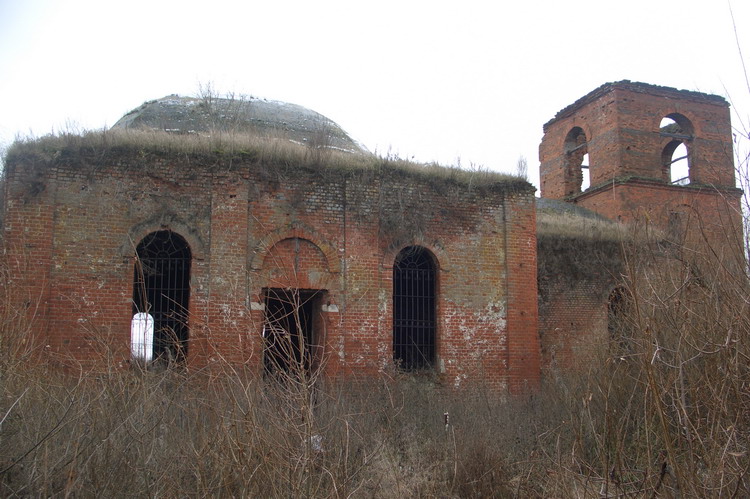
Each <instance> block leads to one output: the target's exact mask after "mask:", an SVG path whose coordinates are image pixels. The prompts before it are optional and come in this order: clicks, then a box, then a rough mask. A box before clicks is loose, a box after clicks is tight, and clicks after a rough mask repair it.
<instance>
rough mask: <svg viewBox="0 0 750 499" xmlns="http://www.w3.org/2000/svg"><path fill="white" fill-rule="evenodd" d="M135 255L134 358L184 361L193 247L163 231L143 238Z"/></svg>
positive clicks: (178, 237) (132, 324)
mask: <svg viewBox="0 0 750 499" xmlns="http://www.w3.org/2000/svg"><path fill="white" fill-rule="evenodd" d="M136 255H137V258H136V262H135V271H134V278H133V321H132V323H131V353H132V354H133V356H134V357H135V358H143V359H144V360H148V361H150V360H157V361H164V362H168V363H169V362H173V361H178V362H181V361H184V360H185V355H186V354H187V340H188V326H187V322H188V320H187V319H188V305H189V300H190V263H191V258H192V255H191V252H190V247H189V246H188V244H187V242H186V241H185V240H184V239H183V238H182V237H181V236H179V235H178V234H176V233H174V232H172V231H169V230H162V231H158V232H152V233H151V234H149V235H147V236H146V237H145V238H143V240H142V241H141V242H140V244H138V247H137V248H136ZM149 337H150V338H149ZM149 340H150V341H149ZM149 344H150V347H149ZM149 348H150V350H151V351H150V355H149V352H148V350H149Z"/></svg>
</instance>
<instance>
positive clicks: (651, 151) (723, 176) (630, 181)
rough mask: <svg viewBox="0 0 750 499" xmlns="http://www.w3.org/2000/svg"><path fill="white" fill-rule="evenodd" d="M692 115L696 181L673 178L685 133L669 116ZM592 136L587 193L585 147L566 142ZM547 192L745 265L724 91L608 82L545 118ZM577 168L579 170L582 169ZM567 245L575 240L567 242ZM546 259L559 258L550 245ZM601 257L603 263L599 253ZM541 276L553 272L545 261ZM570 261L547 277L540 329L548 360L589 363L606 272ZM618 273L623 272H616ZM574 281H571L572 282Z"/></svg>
mask: <svg viewBox="0 0 750 499" xmlns="http://www.w3.org/2000/svg"><path fill="white" fill-rule="evenodd" d="M675 116H679V119H680V120H682V119H683V118H686V119H687V120H688V124H689V127H688V128H689V129H688V130H685V131H683V132H681V135H689V137H688V138H684V139H681V140H684V143H685V144H686V146H687V148H688V151H689V156H690V184H689V185H686V186H679V185H672V184H671V183H670V179H669V178H668V169H665V168H664V167H663V164H662V163H663V159H662V153H663V151H664V149H665V147H666V146H667V145H668V144H669V143H670V142H671V141H673V140H675V137H671V136H667V135H665V134H664V133H662V132H663V131H662V130H660V123H661V120H662V118H664V117H672V118H674V117H675ZM576 127H579V128H580V129H581V130H582V131H583V133H584V134H585V136H586V146H585V149H584V148H582V149H579V151H584V150H585V151H586V152H588V154H589V165H590V169H589V170H590V182H591V186H590V187H589V188H588V189H587V190H585V191H584V192H580V190H579V187H580V180H581V173H580V168H579V167H578V164H579V163H578V164H575V167H576V168H573V167H572V166H573V163H575V162H577V161H580V159H581V156H580V155H579V156H576V155H575V153H570V152H569V151H570V149H571V148H572V147H575V144H572V145H571V143H570V141H568V142H569V143H568V144H567V145H566V139H567V138H568V137H569V134H570V133H571V130H574V129H575V128H576ZM539 158H540V161H541V166H540V175H541V194H542V197H547V198H552V199H562V200H565V201H568V202H571V203H575V204H578V205H580V206H582V207H584V208H588V209H590V210H592V211H595V212H597V213H599V214H601V215H603V216H605V217H607V218H610V219H612V220H617V221H621V222H624V223H631V222H637V223H638V224H640V225H642V226H646V225H647V226H649V227H651V228H655V229H657V231H658V233H659V234H660V235H659V236H658V237H659V238H661V239H664V240H668V241H671V242H675V243H678V244H680V245H681V246H682V247H685V248H688V249H689V251H688V253H690V252H693V253H696V252H701V251H711V252H715V253H716V254H718V255H720V256H721V257H722V259H723V262H724V264H725V265H726V266H727V268H728V269H739V268H741V267H742V266H743V261H744V259H743V252H742V248H743V242H742V241H743V239H742V225H741V210H740V195H741V192H740V191H739V189H736V188H735V178H734V163H733V154H732V134H731V124H730V116H729V105H728V104H727V102H726V101H725V100H724V99H723V98H721V97H718V96H715V95H707V94H702V93H698V92H688V91H680V90H675V89H671V88H666V87H658V86H654V85H648V84H643V83H631V82H628V81H624V82H618V83H610V84H606V85H603V86H601V87H599V88H598V89H596V90H594V91H593V92H591V93H589V94H588V95H586V96H584V97H582V98H581V99H579V100H578V101H577V102H575V103H574V104H572V105H570V106H568V107H567V108H565V109H563V110H562V111H560V112H559V113H558V114H557V115H556V116H555V118H554V119H552V120H550V121H549V122H548V123H547V124H545V125H544V138H543V139H542V143H541V145H540V147H539ZM576 170H577V171H576ZM560 251H561V252H562V253H568V252H570V250H569V249H566V248H564V247H563V248H560ZM539 258H540V261H544V260H549V259H550V256H549V255H548V254H543V253H542V252H541V250H540V255H539ZM590 265H591V266H594V267H595V266H596V265H597V261H596V259H594V258H592V259H591V261H590ZM541 268H542V266H541V265H540V278H542V277H543V274H544V272H542V270H541ZM573 270H575V269H569V271H568V273H567V274H566V273H563V274H561V275H559V276H558V277H556V278H555V277H550V276H549V275H546V276H544V279H543V280H542V281H540V291H541V293H540V305H539V313H540V319H539V324H540V336H541V338H542V352H543V354H542V359H543V362H544V366H545V367H546V368H554V367H556V366H563V367H564V366H571V365H576V364H577V365H581V364H585V363H586V362H587V360H588V359H590V358H591V356H592V355H593V354H594V353H595V352H594V351H592V350H591V348H592V347H593V346H595V345H597V344H599V345H601V344H602V341H605V340H606V339H607V330H606V326H607V320H606V319H607V297H608V292H609V290H610V289H609V287H611V286H612V285H613V283H612V282H610V281H611V278H608V277H607V276H606V274H602V275H601V276H600V277H597V276H595V275H592V276H589V277H587V278H580V277H576V276H575V272H573ZM613 275H614V277H616V273H614V274H613ZM566 281H567V282H566Z"/></svg>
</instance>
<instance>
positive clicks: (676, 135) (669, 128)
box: [659, 113, 693, 185]
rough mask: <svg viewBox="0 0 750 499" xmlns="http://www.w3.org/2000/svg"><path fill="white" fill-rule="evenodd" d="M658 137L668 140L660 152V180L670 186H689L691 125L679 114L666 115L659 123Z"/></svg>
mask: <svg viewBox="0 0 750 499" xmlns="http://www.w3.org/2000/svg"><path fill="white" fill-rule="evenodd" d="M659 135H661V136H662V137H666V138H668V139H670V140H669V141H668V142H667V145H666V146H664V149H662V152H661V164H662V178H663V179H664V180H665V181H667V182H670V183H672V184H677V185H687V184H689V183H690V149H689V145H690V142H691V141H692V140H693V124H692V123H690V120H689V119H687V118H686V117H684V116H683V115H681V114H678V113H672V114H668V115H667V116H665V117H664V118H662V120H661V122H660V123H659Z"/></svg>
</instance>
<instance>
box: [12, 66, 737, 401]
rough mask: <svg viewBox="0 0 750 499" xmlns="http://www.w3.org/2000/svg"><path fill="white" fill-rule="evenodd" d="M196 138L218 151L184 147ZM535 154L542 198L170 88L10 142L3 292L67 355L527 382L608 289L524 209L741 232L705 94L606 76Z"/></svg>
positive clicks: (715, 103) (602, 324)
mask: <svg viewBox="0 0 750 499" xmlns="http://www.w3.org/2000/svg"><path fill="white" fill-rule="evenodd" d="M321 123H323V124H324V125H325V127H323V128H321V126H320V125H321ZM321 129H323V130H324V133H322V134H321V133H320V132H321ZM139 130H149V131H151V132H150V134H146V133H145V132H142V133H143V135H139V134H138V133H135V132H137V131H139ZM154 130H161V132H159V133H160V134H161V135H163V136H164V137H165V138H163V140H162V142H154V141H153V140H154V139H153V137H154V136H156V135H155V133H156V132H154ZM217 130H219V131H217ZM118 131H120V132H129V134H124V135H123V134H122V133H121V134H120V135H118ZM210 133H213V134H214V135H220V136H222V137H225V139H226V140H225V142H220V143H218V145H217V143H216V142H212V143H211V144H212V145H211V146H210V147H202V148H201V147H198V146H195V147H193V146H191V145H190V144H192V142H191V141H197V142H200V140H201V137H203V136H205V135H207V134H210ZM222 134H223V135H222ZM235 134H237V135H240V134H243V135H251V136H254V137H257V138H258V139H259V140H260V139H262V142H263V143H264V144H265V145H264V146H262V147H254V146H252V145H243V146H239V145H237V144H238V143H237V142H233V141H232V140H230V139H231V137H232V136H233V135H235ZM118 137H119V138H118ZM122 137H126V139H123V138H122ZM138 137H142V140H138ZM289 142H295V143H297V144H299V145H296V146H294V147H295V148H296V149H294V151H296V152H294V151H292V152H289V151H288V150H287V149H288V147H289V146H288V143H289ZM269 144H270V145H269ZM283 144H287V145H286V146H284V145H283ZM332 151H336V152H335V153H334V152H332ZM539 156H540V161H541V167H540V171H541V196H542V197H541V199H537V198H535V196H534V193H535V188H534V187H533V186H532V185H531V184H529V183H528V182H526V181H525V180H523V179H520V178H515V177H505V176H501V175H484V176H480V177H475V176H472V175H469V174H468V172H459V171H456V170H455V169H445V168H437V167H434V166H430V167H428V166H424V165H410V164H406V163H405V162H401V161H394V160H385V159H382V158H375V157H373V156H372V155H370V154H368V153H367V152H366V151H363V150H362V149H361V148H360V147H359V146H358V145H357V144H356V143H355V142H354V141H352V140H351V139H350V138H349V137H348V136H347V135H346V134H345V133H344V132H343V131H341V130H340V129H339V128H338V127H337V126H336V125H335V124H333V123H331V122H330V121H328V120H326V119H325V118H323V117H322V116H320V115H317V114H316V113H312V112H311V111H309V110H305V109H303V108H299V107H298V106H293V105H290V104H283V103H275V102H268V101H262V100H258V99H251V100H250V101H247V102H228V101H226V100H222V99H214V100H213V101H212V102H206V101H205V100H203V101H201V100H200V99H188V98H181V97H177V96H170V97H165V98H163V99H159V100H157V101H152V102H148V103H145V104H144V105H143V106H141V107H140V108H138V109H136V110H134V111H133V112H131V113H129V114H128V115H126V116H125V117H123V119H122V120H120V122H118V124H117V125H115V127H114V129H113V130H111V131H107V132H101V133H98V134H96V135H95V137H80V138H70V137H68V138H67V139H66V140H60V139H59V138H42V139H38V140H36V141H34V142H31V143H24V144H17V145H15V146H13V147H12V148H11V149H10V151H9V153H8V156H7V159H6V171H5V179H4V186H3V188H4V193H3V194H4V198H3V200H4V201H3V204H4V212H3V234H4V245H5V257H6V259H7V262H8V265H9V268H10V273H11V285H12V290H13V291H12V295H13V299H14V301H15V302H16V303H15V305H16V306H17V308H18V309H20V310H23V311H24V314H26V316H27V318H28V320H29V321H30V323H31V330H32V331H33V335H34V337H35V338H36V339H37V340H38V341H39V342H40V345H41V348H43V349H44V350H45V351H47V352H49V353H50V355H54V356H57V358H61V359H67V360H68V361H75V362H93V363H96V362H98V361H100V360H101V361H114V362H116V363H118V364H121V365H124V364H126V363H127V362H129V361H130V359H131V358H133V357H134V356H136V357H139V356H140V358H142V359H146V360H147V361H151V362H159V361H162V362H163V361H165V359H168V361H169V362H174V363H176V364H178V365H184V366H187V367H188V368H204V367H210V366H211V365H218V364H220V363H228V364H231V365H238V366H244V367H246V368H247V369H249V370H251V371H253V372H257V373H258V374H261V373H264V372H270V371H273V370H274V369H288V368H289V366H290V365H292V364H295V363H297V364H298V363H300V362H301V363H302V364H304V367H305V369H320V370H321V372H322V373H323V374H324V375H325V376H326V377H327V378H330V379H337V378H339V377H352V376H355V377H356V376H360V377H375V376H378V375H380V374H382V373H384V372H388V371H389V370H402V371H429V372H431V373H434V374H435V376H436V377H437V378H438V379H440V380H442V381H444V382H445V383H446V384H448V385H450V386H455V387H460V386H463V385H465V384H470V383H478V382H481V383H486V384H487V385H488V386H491V387H494V388H505V389H510V390H513V391H518V390H522V389H523V388H524V387H526V386H534V385H537V384H538V383H539V381H540V379H541V377H542V376H543V374H544V373H545V372H548V371H549V370H552V369H556V368H567V367H571V366H574V365H576V364H580V363H581V362H585V361H586V359H587V358H588V357H589V356H590V355H591V354H592V352H593V350H595V349H596V348H600V347H601V346H602V345H603V344H606V342H607V338H608V337H607V334H608V332H607V320H608V306H609V302H610V300H611V297H612V291H613V288H614V287H615V286H616V279H617V275H616V274H617V272H616V270H614V267H612V268H607V265H606V261H605V260H602V259H599V260H597V262H593V261H585V259H584V260H583V261H581V255H582V254H585V251H586V248H587V244H589V240H588V239H586V238H584V237H578V236H577V235H576V234H572V235H565V236H559V235H554V234H553V233H551V232H549V231H547V232H545V230H544V229H543V222H544V223H547V224H549V223H552V224H554V220H555V217H560V216H565V217H573V218H576V217H578V218H587V217H588V218H591V219H598V220H601V221H605V220H610V221H611V224H613V225H615V224H617V223H629V222H631V221H633V220H635V219H637V218H638V217H640V216H643V215H646V216H647V217H648V219H649V220H650V222H651V223H653V224H654V225H655V226H657V227H659V228H661V229H663V230H664V231H665V233H667V232H668V233H670V234H678V235H679V237H681V238H682V239H683V240H684V241H686V242H689V241H690V240H691V239H695V238H698V237H700V238H703V239H704V240H705V239H708V240H709V241H715V242H716V243H717V246H718V247H727V245H726V244H725V243H724V242H723V241H720V239H721V238H722V237H725V234H726V227H728V226H731V227H734V228H737V230H739V231H740V233H741V228H740V226H741V221H740V208H739V199H740V194H741V192H740V191H739V189H737V188H736V187H735V177H734V163H733V156H732V134H731V127H730V116H729V106H728V104H727V102H726V101H725V100H724V99H723V98H721V97H718V96H715V95H708V94H703V93H698V92H690V91H681V90H675V89H672V88H667V87H659V86H654V85H648V84H643V83H633V82H629V81H622V82H617V83H609V84H605V85H603V86H601V87H599V88H597V89H596V90H594V91H592V92H590V93H589V94H587V95H586V96H584V97H582V98H581V99H579V100H578V101H577V102H575V103H574V104H572V105H570V106H568V107H566V108H565V109H563V110H562V111H560V112H559V113H557V115H556V116H555V117H554V118H553V119H552V120H550V121H549V122H548V123H547V124H545V125H544V138H543V140H542V143H541V145H540V149H539ZM678 165H680V166H679V167H680V168H684V170H683V171H682V172H677V170H678ZM550 220H551V222H550ZM538 222H539V223H538ZM605 223H606V222H605ZM605 246H606V245H605ZM617 246H618V244H617V243H616V242H611V244H610V246H607V247H608V248H609V250H606V251H609V252H610V253H611V254H610V256H611V257H612V258H613V260H612V261H615V260H616V256H613V255H615V254H616V253H617V250H618V248H617ZM740 247H741V244H740ZM598 248H599V250H601V248H602V245H599V246H598ZM735 249H736V248H735ZM606 251H605V252H606ZM566 259H567V260H570V261H572V260H576V261H577V262H578V263H577V265H580V266H582V267H586V271H581V272H575V273H570V268H571V267H570V265H569V264H566V265H561V264H559V262H560V261H561V260H566ZM602 262H604V263H602ZM284 337H287V338H289V337H291V338H294V341H293V342H292V343H291V344H292V345H293V348H281V347H279V342H280V339H281V338H284Z"/></svg>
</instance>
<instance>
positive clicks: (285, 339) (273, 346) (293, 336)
mask: <svg viewBox="0 0 750 499" xmlns="http://www.w3.org/2000/svg"><path fill="white" fill-rule="evenodd" d="M320 296H321V291H319V290H303V289H278V288H268V289H266V290H265V306H266V317H265V321H264V324H263V340H264V343H263V366H264V368H265V372H266V373H271V374H276V373H285V374H292V375H298V374H301V373H302V372H309V371H310V369H311V368H314V367H315V364H316V361H317V360H319V359H318V358H317V357H318V356H317V353H318V352H317V344H316V341H317V338H316V334H315V333H316V329H319V328H318V327H316V325H319V324H320V321H321V320H322V317H321V314H320V313H316V312H318V311H319V310H320V307H319V305H320Z"/></svg>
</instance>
